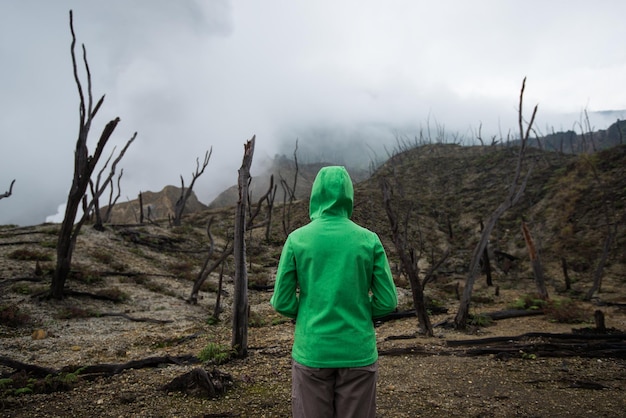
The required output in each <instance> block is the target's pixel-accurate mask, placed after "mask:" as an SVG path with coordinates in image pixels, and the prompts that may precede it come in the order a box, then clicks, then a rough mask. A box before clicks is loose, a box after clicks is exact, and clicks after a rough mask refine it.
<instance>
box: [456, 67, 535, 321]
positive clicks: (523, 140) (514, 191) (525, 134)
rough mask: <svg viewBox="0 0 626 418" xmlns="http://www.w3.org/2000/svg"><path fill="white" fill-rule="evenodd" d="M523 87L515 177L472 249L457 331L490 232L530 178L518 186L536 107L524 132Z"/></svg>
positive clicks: (511, 205) (514, 202) (528, 173)
mask: <svg viewBox="0 0 626 418" xmlns="http://www.w3.org/2000/svg"><path fill="white" fill-rule="evenodd" d="M525 87H526V78H524V81H523V82H522V88H521V91H520V97H519V110H518V123H519V130H520V149H519V154H518V157H517V166H516V168H515V175H514V176H513V181H512V182H511V185H510V186H509V193H508V195H507V197H506V199H505V200H504V202H502V203H501V204H500V206H498V208H496V210H495V211H494V212H493V213H492V214H491V216H490V217H489V219H488V220H487V223H486V225H485V229H483V232H482V234H481V237H480V240H479V241H478V244H477V245H476V247H475V248H474V252H473V253H472V261H471V262H470V266H469V271H468V272H467V278H466V280H465V288H464V289H463V295H462V297H461V301H460V303H459V310H458V312H457V314H456V316H455V318H454V325H455V327H456V328H457V329H465V327H466V326H467V320H468V318H469V307H470V301H471V298H472V290H473V287H474V282H475V280H476V271H477V270H478V264H479V261H480V258H481V256H482V254H483V251H484V250H485V248H486V247H487V241H489V236H490V235H491V231H493V228H494V227H495V225H496V222H498V219H500V217H501V216H502V214H503V213H504V212H506V210H507V209H509V208H511V207H513V205H515V204H516V203H517V201H518V200H519V199H520V198H521V197H522V194H523V193H524V189H525V188H526V182H527V181H528V177H529V176H530V172H531V170H530V169H529V170H528V172H527V173H526V177H525V178H524V180H523V181H522V183H521V184H519V182H520V177H521V171H522V162H523V160H524V154H525V151H526V145H527V143H528V138H529V136H530V131H531V128H532V125H533V123H534V121H535V116H536V114H537V106H535V108H534V110H533V113H532V117H531V118H530V122H528V125H527V127H526V131H524V126H523V117H522V110H523V107H522V104H523V98H524V89H525Z"/></svg>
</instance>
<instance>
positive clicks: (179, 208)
mask: <svg viewBox="0 0 626 418" xmlns="http://www.w3.org/2000/svg"><path fill="white" fill-rule="evenodd" d="M212 153H213V147H211V148H210V149H209V150H208V151H207V152H206V153H205V154H204V162H203V163H202V168H200V159H198V158H196V172H195V173H191V184H190V185H189V188H188V189H185V180H184V179H183V176H182V175H181V176H180V183H181V190H180V197H179V198H178V200H177V201H176V204H175V205H174V218H173V219H172V224H173V225H174V226H180V223H181V221H182V218H183V211H184V210H185V205H186V204H187V200H189V197H190V196H191V193H192V191H193V185H194V184H195V182H196V180H197V179H198V177H200V176H201V175H202V173H204V169H205V168H206V166H207V165H209V160H210V159H211V154H212Z"/></svg>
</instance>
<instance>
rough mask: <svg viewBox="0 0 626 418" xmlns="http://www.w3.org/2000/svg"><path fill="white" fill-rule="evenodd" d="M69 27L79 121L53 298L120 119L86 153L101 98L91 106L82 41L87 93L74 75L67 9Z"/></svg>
mask: <svg viewBox="0 0 626 418" xmlns="http://www.w3.org/2000/svg"><path fill="white" fill-rule="evenodd" d="M70 30H71V33H72V44H71V55H72V68H73V71H74V80H75V82H76V86H77V88H78V95H79V97H80V106H79V116H80V124H79V129H78V139H77V140H76V150H75V151H74V177H73V180H72V185H71V187H70V191H69V193H68V196H67V204H66V206H65V215H64V217H63V222H62V223H61V229H60V231H59V238H58V242H57V260H56V268H55V271H54V276H53V278H52V283H51V285H50V295H51V296H52V297H53V298H55V299H62V298H63V290H64V288H65V281H66V280H67V276H68V275H69V272H70V267H71V264H72V254H73V252H74V247H75V245H76V239H77V237H78V234H79V232H80V229H81V227H82V225H83V223H84V222H85V221H86V220H87V216H88V214H89V211H90V210H91V208H93V205H94V199H97V198H98V197H99V196H100V195H101V194H102V193H103V192H104V190H105V189H104V188H101V189H100V190H97V191H96V195H95V196H94V199H92V200H91V202H88V201H87V196H86V194H85V192H86V190H87V187H88V186H89V182H90V180H91V175H92V174H93V172H94V169H95V167H96V164H97V163H98V160H99V159H100V156H101V155H102V152H103V150H104V148H105V146H106V144H107V142H108V140H109V138H110V137H111V135H112V134H113V131H114V130H115V127H116V126H117V124H118V123H119V121H120V119H119V118H115V119H113V120H112V121H110V122H109V123H108V124H107V125H106V126H105V127H104V129H103V131H102V133H101V134H100V139H99V140H98V144H97V146H96V149H95V152H94V153H93V154H92V155H89V150H88V147H87V139H88V136H89V131H90V129H91V123H92V121H93V119H94V117H95V116H96V114H97V113H98V110H99V109H100V107H101V106H102V103H103V102H104V96H102V97H101V98H100V100H98V102H97V103H96V104H95V106H94V103H93V96H92V86H91V73H90V71H89V64H88V61H87V50H86V48H85V45H84V44H83V46H82V50H83V64H84V66H85V72H86V75H87V91H86V94H87V97H85V92H84V91H83V85H82V83H81V80H80V77H79V76H78V64H77V60H76V35H75V32H74V22H73V16H72V11H71V10H70ZM136 136H137V133H136V132H135V134H134V135H133V137H132V138H131V139H130V140H129V141H128V142H127V143H126V146H125V147H124V149H123V150H122V151H121V152H120V155H119V157H118V159H117V161H119V159H121V158H122V156H123V154H124V152H125V151H126V149H127V148H128V146H129V145H130V144H131V143H132V141H133V140H134V139H135V137H136ZM114 167H115V164H114V165H113V166H112V168H111V172H110V173H109V179H110V178H112V177H113V175H114V174H115V168H114ZM109 179H107V181H105V182H104V184H107V183H108V180H109ZM81 203H82V212H83V215H82V217H81V218H80V219H79V220H78V222H76V215H77V213H78V209H79V206H80V205H81Z"/></svg>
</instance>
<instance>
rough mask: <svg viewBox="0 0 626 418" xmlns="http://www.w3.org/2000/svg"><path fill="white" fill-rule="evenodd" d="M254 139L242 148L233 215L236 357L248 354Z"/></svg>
mask: <svg viewBox="0 0 626 418" xmlns="http://www.w3.org/2000/svg"><path fill="white" fill-rule="evenodd" d="M255 138H256V137H255V136H253V137H252V139H250V140H249V141H248V142H247V143H246V144H245V145H244V154H243V162H242V163H241V168H240V169H239V179H238V182H237V184H238V186H239V200H238V202H237V212H236V215H235V237H234V257H235V289H234V297H233V324H232V343H231V346H232V348H233V351H234V352H235V353H236V356H237V357H240V358H243V357H246V356H247V355H248V309H249V307H248V271H247V269H246V241H245V232H246V204H247V196H248V184H249V179H250V166H251V165H252V157H253V155H254V142H255Z"/></svg>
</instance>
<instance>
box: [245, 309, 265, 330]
mask: <svg viewBox="0 0 626 418" xmlns="http://www.w3.org/2000/svg"><path fill="white" fill-rule="evenodd" d="M248 325H249V326H250V328H260V327H263V326H265V325H266V321H265V318H263V316H262V315H261V314H259V313H258V312H250V315H249V316H248Z"/></svg>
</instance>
